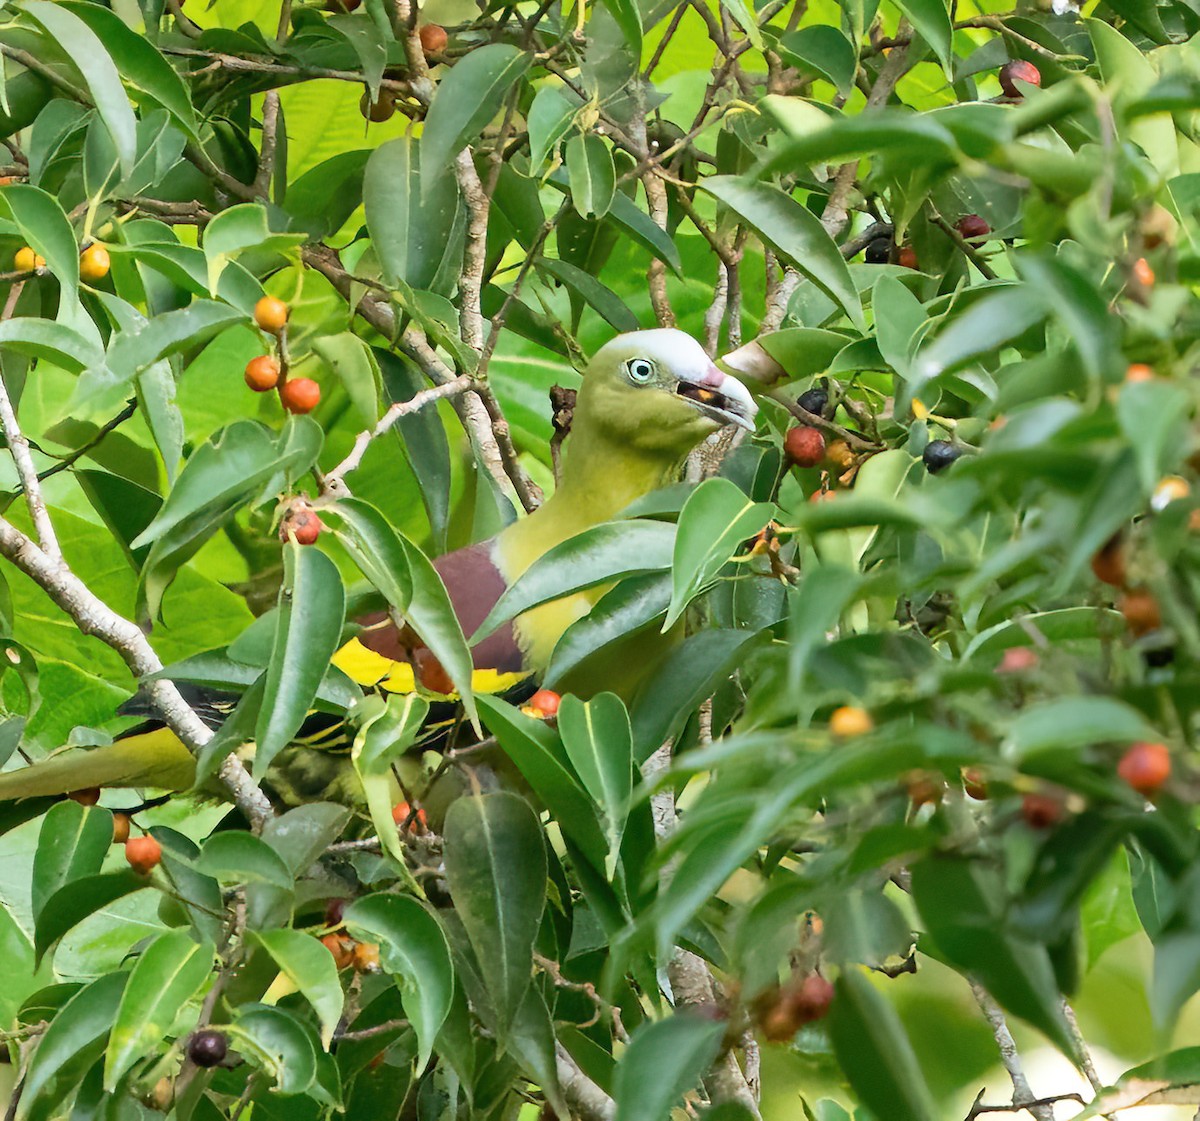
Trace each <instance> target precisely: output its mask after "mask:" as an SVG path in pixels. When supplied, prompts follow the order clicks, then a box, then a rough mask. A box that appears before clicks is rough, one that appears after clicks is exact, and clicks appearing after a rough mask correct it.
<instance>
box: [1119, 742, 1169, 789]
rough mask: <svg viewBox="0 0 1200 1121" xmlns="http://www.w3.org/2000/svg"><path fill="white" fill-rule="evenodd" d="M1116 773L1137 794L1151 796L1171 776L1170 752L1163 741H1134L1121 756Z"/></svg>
mask: <svg viewBox="0 0 1200 1121" xmlns="http://www.w3.org/2000/svg"><path fill="white" fill-rule="evenodd" d="M1117 774H1118V775H1120V776H1121V779H1122V781H1124V782H1125V783H1126V785H1128V786H1131V787H1132V788H1133V789H1134V790H1136V791H1137V792H1138V793H1139V794H1141V795H1143V796H1144V797H1146V798H1152V797H1153V796H1154V795H1155V794H1157V793H1158V792H1159V790H1161V789H1162V786H1163V783H1165V782H1166V781H1167V779H1168V778H1170V777H1171V753H1170V751H1168V750H1167V745H1166V744H1165V743H1142V742H1139V743H1135V744H1133V745H1131V746H1130V748H1129V750H1128V751H1126V752H1125V754H1124V755H1122V756H1121V761H1120V763H1118V764H1117Z"/></svg>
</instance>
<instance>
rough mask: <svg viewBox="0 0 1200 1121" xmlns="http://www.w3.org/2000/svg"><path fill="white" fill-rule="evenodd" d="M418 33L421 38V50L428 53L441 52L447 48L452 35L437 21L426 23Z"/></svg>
mask: <svg viewBox="0 0 1200 1121" xmlns="http://www.w3.org/2000/svg"><path fill="white" fill-rule="evenodd" d="M417 34H418V35H419V36H420V39H421V50H423V51H424V52H425V53H426V54H427V55H429V54H441V53H442V51H444V50H445V49H446V44H447V43H448V42H449V41H450V36H449V35H447V34H446V29H445V28H444V27H442V26H441V24H437V23H427V24H425V26H424V27H422V28H421V30H420V31H418V32H417Z"/></svg>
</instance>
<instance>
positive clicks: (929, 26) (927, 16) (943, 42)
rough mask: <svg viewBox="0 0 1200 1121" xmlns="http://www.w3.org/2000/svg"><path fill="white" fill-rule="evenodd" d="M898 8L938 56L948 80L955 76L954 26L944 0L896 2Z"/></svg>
mask: <svg viewBox="0 0 1200 1121" xmlns="http://www.w3.org/2000/svg"><path fill="white" fill-rule="evenodd" d="M896 4H897V7H899V9H900V10H901V11H902V12H903V13H904V14H905V15H906V16H908V19H909V22H910V23H911V24H912V25H913V27H915V28H916V29H917V31H918V32H919V33H920V35H921V38H922V39H924V40H925V42H927V43H928V44H929V45H930V46H931V47H932V48H933V53H934V54H935V55H937V57H938V61H939V62H940V63H941V64H942V70H943V71H944V72H945V74H946V77H947V78H953V76H954V49H953V39H954V26H953V24H951V22H950V11H949V9H948V8H947V7H946V4H945V3H944V0H896Z"/></svg>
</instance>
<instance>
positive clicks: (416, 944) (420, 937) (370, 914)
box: [345, 895, 454, 1069]
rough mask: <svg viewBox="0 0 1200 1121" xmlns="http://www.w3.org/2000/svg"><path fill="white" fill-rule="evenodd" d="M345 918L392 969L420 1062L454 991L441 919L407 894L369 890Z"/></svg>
mask: <svg viewBox="0 0 1200 1121" xmlns="http://www.w3.org/2000/svg"><path fill="white" fill-rule="evenodd" d="M345 920H346V923H347V924H348V926H349V927H350V928H351V929H353V930H354V931H356V932H358V934H357V936H358V937H359V938H362V939H367V940H370V941H374V942H378V943H379V953H380V960H381V961H382V963H383V968H384V969H385V970H386V971H387V972H388V973H392V974H395V975H397V976H398V977H399V978H400V982H401V985H402V989H403V999H404V1012H405V1015H406V1016H407V1017H408V1019H409V1021H410V1022H411V1023H412V1025H413V1028H414V1030H415V1031H416V1033H417V1040H418V1043H419V1045H420V1051H419V1053H418V1055H417V1066H418V1068H422V1069H423V1068H424V1066H425V1064H426V1063H427V1062H428V1060H429V1056H430V1054H431V1053H432V1051H433V1045H434V1042H435V1041H436V1039H437V1036H438V1033H439V1032H440V1031H441V1029H442V1024H443V1023H444V1022H445V1020H446V1016H447V1015H448V1013H449V1011H450V1004H451V1001H452V1000H453V997H454V965H453V963H452V962H451V960H450V946H449V943H448V942H447V941H446V935H445V934H444V932H443V931H442V928H441V926H440V924H439V923H438V921H437V919H436V918H434V916H433V915H432V914H430V913H429V911H427V910H426V909H425V908H424V907H422V906H421V904H420V903H418V902H417V900H415V899H413V898H412V897H411V896H406V895H368V896H367V897H366V898H364V899H359V900H356V901H355V903H354V904H353V905H352V906H350V907H349V908H347V910H346V915H345Z"/></svg>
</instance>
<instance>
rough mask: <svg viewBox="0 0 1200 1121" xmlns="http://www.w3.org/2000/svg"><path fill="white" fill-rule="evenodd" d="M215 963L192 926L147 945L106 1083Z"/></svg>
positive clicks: (142, 1050)
mask: <svg viewBox="0 0 1200 1121" xmlns="http://www.w3.org/2000/svg"><path fill="white" fill-rule="evenodd" d="M301 937H302V936H301ZM321 949H322V950H324V949H325V947H324V946H322V947H321ZM325 956H326V957H327V958H329V960H330V963H331V964H332V962H333V957H332V955H331V954H329V952H328V951H326V952H325ZM212 966H213V947H212V945H211V944H210V943H208V942H202V943H198V942H196V941H195V940H194V939H193V938H192V936H191V934H190V933H189V932H188V931H186V930H173V931H169V932H168V933H166V934H160V935H159V936H158V937H157V938H155V939H154V941H153V942H151V943H150V945H148V946H147V947H146V948H145V950H144V951H143V952H142V954H141V956H140V957H139V958H138V959H137V962H136V964H135V965H134V967H133V971H132V972H131V973H130V975H129V983H128V984H127V985H126V986H125V991H124V993H123V994H122V996H121V1004H120V1007H119V1008H118V1009H117V1015H116V1019H115V1020H114V1021H113V1026H112V1034H111V1035H110V1037H109V1041H108V1047H107V1049H106V1051H105V1057H104V1088H105V1089H106V1090H107V1091H108V1092H109V1093H112V1091H114V1090H115V1089H116V1088H117V1083H118V1082H120V1081H121V1079H122V1078H124V1077H125V1075H126V1073H127V1072H128V1071H129V1070H130V1068H131V1067H132V1066H133V1064H134V1063H136V1062H138V1061H139V1060H141V1059H143V1058H145V1056H146V1055H147V1054H152V1053H153V1052H154V1050H155V1049H156V1048H157V1047H158V1046H159V1045H160V1044H161V1043H162V1041H163V1039H164V1038H165V1037H166V1035H167V1033H168V1032H169V1031H170V1029H171V1025H172V1024H174V1023H175V1020H176V1019H177V1018H178V1016H179V1011H180V1009H181V1008H183V1007H184V1005H186V1004H187V1003H188V1001H189V1000H191V999H192V997H194V996H195V995H196V993H198V992H199V991H200V987H201V986H202V985H203V984H204V982H205V981H206V980H208V975H209V972H210V971H211V969H212Z"/></svg>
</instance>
